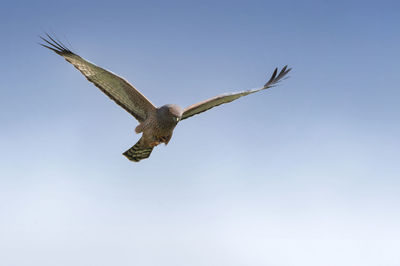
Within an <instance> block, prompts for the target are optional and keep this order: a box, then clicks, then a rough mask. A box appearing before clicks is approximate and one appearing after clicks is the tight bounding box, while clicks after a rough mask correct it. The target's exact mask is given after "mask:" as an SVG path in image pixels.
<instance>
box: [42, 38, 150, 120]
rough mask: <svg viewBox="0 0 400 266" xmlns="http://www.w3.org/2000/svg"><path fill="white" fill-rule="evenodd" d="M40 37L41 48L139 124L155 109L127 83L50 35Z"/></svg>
mask: <svg viewBox="0 0 400 266" xmlns="http://www.w3.org/2000/svg"><path fill="white" fill-rule="evenodd" d="M46 35H47V38H48V39H46V38H43V37H40V38H41V39H42V40H43V41H44V42H45V43H46V44H41V45H42V46H44V47H46V48H48V49H50V50H52V51H54V52H55V53H57V54H59V55H61V56H62V57H64V58H65V60H67V61H68V62H69V63H71V64H72V65H73V66H74V67H75V68H77V69H78V70H79V71H80V72H81V73H82V74H83V75H84V76H85V77H86V78H87V80H89V81H90V82H92V83H93V84H94V85H95V86H96V87H98V88H99V89H100V90H101V91H102V92H104V93H105V94H106V95H107V96H108V97H110V98H111V99H112V100H113V101H115V102H116V103H117V104H118V105H120V106H121V107H122V108H124V109H125V110H126V111H127V112H129V113H130V114H131V115H133V116H134V117H135V118H136V119H137V120H138V121H139V122H142V121H144V120H145V119H146V118H147V116H148V114H149V112H155V110H156V107H155V106H154V105H153V104H152V103H151V102H150V101H149V100H148V99H147V98H146V97H145V96H144V95H143V94H141V93H140V92H139V91H138V90H136V89H135V87H133V86H132V85H131V84H130V83H129V82H128V81H126V80H125V79H123V78H121V77H119V76H117V75H116V74H114V73H112V72H110V71H107V70H105V69H103V68H101V67H98V66H96V65H94V64H92V63H90V62H88V61H86V60H85V59H83V58H82V57H80V56H78V55H76V54H75V53H73V52H71V51H70V50H69V49H68V48H66V47H65V45H63V44H62V43H61V42H60V41H56V40H54V38H52V37H51V36H50V35H48V34H46Z"/></svg>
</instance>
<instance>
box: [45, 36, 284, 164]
mask: <svg viewBox="0 0 400 266" xmlns="http://www.w3.org/2000/svg"><path fill="white" fill-rule="evenodd" d="M46 36H47V38H44V37H40V38H41V39H42V40H43V41H44V43H41V44H40V45H42V46H44V47H46V48H48V49H50V50H52V51H54V52H55V53H57V54H58V55H60V56H62V57H64V58H65V60H67V61H68V62H69V63H71V64H72V65H73V66H74V67H75V68H77V69H78V70H79V71H80V72H81V73H82V74H83V75H84V76H85V77H86V79H87V80H89V81H90V82H92V83H93V84H94V85H95V86H96V87H98V88H99V89H100V90H101V91H102V92H104V93H105V94H106V95H107V96H108V97H110V98H111V99H112V100H113V101H114V102H116V103H117V104H118V105H120V106H121V107H122V108H124V109H125V110H126V111H127V112H128V113H130V114H131V115H133V117H135V118H136V119H137V120H138V121H139V125H138V126H137V127H136V128H135V132H136V133H143V134H142V137H141V138H140V139H139V141H138V142H137V143H136V144H135V145H134V146H132V147H131V148H130V149H128V150H127V151H125V152H124V153H123V155H125V157H126V158H128V159H129V160H131V161H134V162H139V161H140V160H142V159H146V158H148V157H149V156H150V154H151V152H152V151H153V148H154V147H155V146H157V145H159V144H160V143H164V144H165V145H167V144H168V142H169V141H170V140H171V137H172V132H173V131H174V128H175V126H176V125H177V124H178V122H179V121H181V120H184V119H186V118H189V117H191V116H193V115H196V114H199V113H202V112H204V111H207V110H209V109H211V108H213V107H215V106H218V105H221V104H224V103H229V102H232V101H234V100H236V99H238V98H240V97H242V96H246V95H249V94H251V93H255V92H258V91H261V90H265V89H268V88H271V87H274V86H276V85H277V83H278V82H280V81H281V80H283V79H284V78H285V77H286V74H287V73H288V72H289V71H290V70H291V69H290V68H287V66H285V67H283V68H282V69H281V70H280V71H279V72H278V69H277V68H275V71H274V72H273V74H272V76H271V77H270V79H269V80H268V82H267V83H265V84H264V86H263V87H261V88H258V89H253V90H246V91H242V92H236V93H229V94H222V95H218V96H216V97H213V98H210V99H207V100H205V101H202V102H199V103H196V104H193V105H191V106H189V107H186V108H185V109H182V108H181V107H179V106H178V105H175V104H166V105H163V106H161V107H156V106H154V105H153V104H152V103H151V102H150V101H149V100H148V99H147V98H146V97H145V96H144V95H143V94H142V93H140V92H139V91H138V90H137V89H136V88H135V87H134V86H133V85H131V84H130V83H129V82H128V81H126V80H125V79H123V78H122V77H120V76H117V75H116V74H113V73H112V72H110V71H107V70H105V69H103V68H101V67H98V66H96V65H94V64H92V63H90V62H88V61H86V60H85V59H83V58H82V57H80V56H79V55H77V54H75V53H73V52H72V51H70V50H69V49H68V48H67V47H66V46H65V45H64V44H63V43H61V42H60V41H58V40H57V41H56V40H55V39H54V38H52V37H51V36H50V35H48V34H46Z"/></svg>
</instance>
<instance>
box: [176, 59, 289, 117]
mask: <svg viewBox="0 0 400 266" xmlns="http://www.w3.org/2000/svg"><path fill="white" fill-rule="evenodd" d="M290 70H291V68H287V66H285V67H283V68H282V70H281V71H280V72H279V74H278V69H277V68H275V71H274V73H273V74H272V76H271V78H270V79H269V81H268V82H267V83H265V85H264V87H262V88H259V89H253V90H247V91H242V92H236V93H229V94H222V95H218V96H215V97H213V98H210V99H207V100H205V101H202V102H199V103H196V104H193V105H191V106H189V107H186V108H185V109H184V110H183V115H182V118H181V120H183V119H186V118H188V117H191V116H193V115H196V114H199V113H202V112H204V111H207V110H209V109H211V108H213V107H215V106H218V105H221V104H224V103H229V102H232V101H234V100H236V99H238V98H240V97H242V96H246V95H249V94H252V93H255V92H258V91H261V90H265V89H268V88H271V87H274V86H276V85H277V84H278V83H279V82H280V81H282V80H283V79H284V78H285V76H286V74H287V73H289V71H290Z"/></svg>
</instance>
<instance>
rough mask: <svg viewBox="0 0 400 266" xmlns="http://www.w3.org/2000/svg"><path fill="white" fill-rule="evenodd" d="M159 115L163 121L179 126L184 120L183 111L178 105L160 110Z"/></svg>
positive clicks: (163, 107)
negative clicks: (182, 119) (180, 121)
mask: <svg viewBox="0 0 400 266" xmlns="http://www.w3.org/2000/svg"><path fill="white" fill-rule="evenodd" d="M157 114H158V116H159V118H161V120H163V121H165V122H167V123H174V124H177V123H178V122H179V120H181V118H182V114H183V109H182V108H181V107H180V106H178V105H176V104H166V105H163V106H161V107H160V108H158V110H157Z"/></svg>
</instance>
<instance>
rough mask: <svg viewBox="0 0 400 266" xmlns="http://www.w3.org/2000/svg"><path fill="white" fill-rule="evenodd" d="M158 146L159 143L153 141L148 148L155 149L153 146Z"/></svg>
mask: <svg viewBox="0 0 400 266" xmlns="http://www.w3.org/2000/svg"><path fill="white" fill-rule="evenodd" d="M159 144H160V142H159V141H153V142H150V144H149V146H150V147H155V146H157V145H159Z"/></svg>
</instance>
